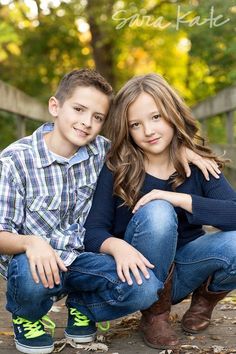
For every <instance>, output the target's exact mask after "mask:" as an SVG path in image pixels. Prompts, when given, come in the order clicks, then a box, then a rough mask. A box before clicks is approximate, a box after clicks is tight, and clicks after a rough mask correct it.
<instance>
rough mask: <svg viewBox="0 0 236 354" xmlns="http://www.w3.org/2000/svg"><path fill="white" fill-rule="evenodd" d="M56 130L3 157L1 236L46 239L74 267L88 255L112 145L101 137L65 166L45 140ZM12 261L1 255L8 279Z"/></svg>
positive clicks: (14, 146)
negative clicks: (86, 241)
mask: <svg viewBox="0 0 236 354" xmlns="http://www.w3.org/2000/svg"><path fill="white" fill-rule="evenodd" d="M52 129H53V124H52V123H47V124H44V125H42V126H41V127H40V128H39V129H37V130H36V131H35V132H34V133H33V134H32V135H31V136H29V137H26V138H23V139H21V140H18V141H17V142H15V143H13V144H11V145H10V146H9V147H8V148H6V149H5V150H4V151H3V152H2V153H1V155H0V231H9V232H12V233H15V234H22V235H32V234H33V235H39V236H41V237H43V238H44V239H45V240H47V242H48V243H49V244H50V245H51V246H52V247H53V248H54V249H55V250H57V251H58V253H59V255H60V256H61V258H62V260H63V261H64V263H65V265H66V266H68V265H69V264H71V263H72V262H73V261H74V259H75V258H76V257H77V255H78V254H79V253H80V252H82V251H83V238H84V233H85V229H84V227H83V225H84V222H85V219H86V217H87V215H88V212H89V209H90V207H91V203H92V196H93V192H94V190H95V187H96V182H97V178H98V175H99V173H100V170H101V168H102V166H103V163H104V159H105V155H106V152H107V150H108V149H109V146H110V144H109V141H108V140H107V139H105V138H104V137H102V136H97V137H96V139H95V140H93V141H92V142H91V143H90V144H88V145H86V146H83V147H81V148H80V149H79V150H78V152H77V153H76V154H75V155H74V156H73V157H72V158H71V159H70V160H68V161H63V160H61V159H59V157H57V156H56V155H54V154H52V153H51V152H50V151H49V150H48V149H47V146H46V144H45V141H44V139H43V134H44V133H45V132H47V131H50V130H52ZM0 237H1V233H0ZM10 259H11V256H7V255H0V274H2V275H3V276H4V277H5V278H6V276H7V267H8V263H9V261H10Z"/></svg>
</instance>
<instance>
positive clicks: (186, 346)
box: [180, 344, 200, 350]
mask: <svg viewBox="0 0 236 354" xmlns="http://www.w3.org/2000/svg"><path fill="white" fill-rule="evenodd" d="M180 348H181V349H194V350H200V348H199V347H198V346H197V345H191V344H183V345H181V347H180Z"/></svg>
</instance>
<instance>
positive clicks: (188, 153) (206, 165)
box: [180, 146, 221, 181]
mask: <svg viewBox="0 0 236 354" xmlns="http://www.w3.org/2000/svg"><path fill="white" fill-rule="evenodd" d="M180 155H181V161H182V165H183V167H184V169H185V173H186V176H187V177H189V176H190V175H191V169H190V167H189V163H193V164H194V165H195V166H197V167H198V168H199V169H200V170H201V171H202V173H203V174H204V177H205V178H206V180H207V181H209V173H210V174H211V175H212V176H214V177H215V178H219V174H220V173H221V171H220V169H219V167H218V165H217V163H216V162H215V161H214V160H211V159H207V158H205V157H202V156H200V155H198V154H196V153H195V152H194V151H192V150H190V149H188V148H186V147H184V146H183V147H181V149H180Z"/></svg>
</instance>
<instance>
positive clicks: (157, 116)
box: [152, 114, 161, 120]
mask: <svg viewBox="0 0 236 354" xmlns="http://www.w3.org/2000/svg"><path fill="white" fill-rule="evenodd" d="M159 118H161V115H160V114H155V116H153V117H152V119H153V120H158V119H159Z"/></svg>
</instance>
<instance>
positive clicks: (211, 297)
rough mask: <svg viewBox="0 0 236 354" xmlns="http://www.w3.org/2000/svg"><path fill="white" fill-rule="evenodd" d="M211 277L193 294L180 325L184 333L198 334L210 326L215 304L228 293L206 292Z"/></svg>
mask: <svg viewBox="0 0 236 354" xmlns="http://www.w3.org/2000/svg"><path fill="white" fill-rule="evenodd" d="M210 282H211V277H209V278H208V280H207V282H206V283H204V284H202V285H201V286H200V287H199V288H198V289H196V290H195V291H194V292H193V295H192V301H191V305H190V308H189V309H188V311H187V312H186V313H185V314H184V316H183V318H182V321H181V325H182V328H183V329H184V331H186V332H189V333H198V332H200V331H202V330H204V329H205V328H207V327H208V326H209V324H210V319H211V314H212V311H213V309H214V307H215V306H216V304H217V302H219V301H220V300H222V299H223V298H224V297H225V296H226V295H227V294H228V293H229V291H221V292H212V291H209V290H208V286H209V284H210Z"/></svg>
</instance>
